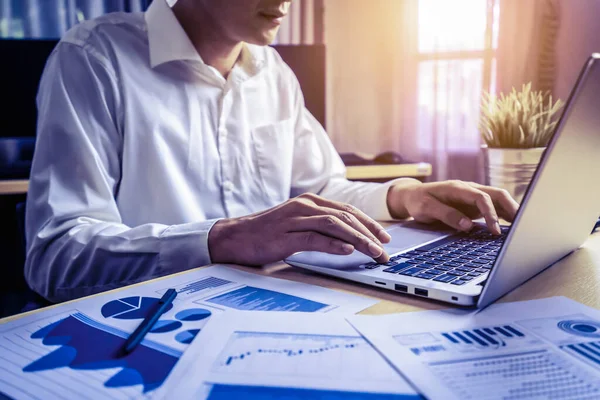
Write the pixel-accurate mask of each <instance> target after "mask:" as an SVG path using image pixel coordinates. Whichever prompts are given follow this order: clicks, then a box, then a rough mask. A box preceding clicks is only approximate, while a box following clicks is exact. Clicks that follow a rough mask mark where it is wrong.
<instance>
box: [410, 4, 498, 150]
mask: <svg viewBox="0 0 600 400" xmlns="http://www.w3.org/2000/svg"><path fill="white" fill-rule="evenodd" d="M499 13H500V5H499V0H453V1H448V0H418V7H417V20H418V25H417V44H416V48H417V74H418V78H417V82H418V86H417V97H418V98H417V104H418V111H417V113H418V114H417V115H418V116H417V130H418V142H419V143H418V145H419V148H421V149H434V150H435V149H446V150H448V151H451V152H452V151H454V152H460V151H463V150H465V149H471V150H472V149H476V148H478V147H479V143H480V135H479V131H478V123H479V115H480V113H479V111H480V110H479V109H480V102H481V94H482V91H483V90H489V91H491V92H494V90H495V88H494V84H493V83H494V82H495V64H496V62H495V52H496V49H497V47H498V22H499Z"/></svg>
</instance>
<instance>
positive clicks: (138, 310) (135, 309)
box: [100, 296, 173, 319]
mask: <svg viewBox="0 0 600 400" xmlns="http://www.w3.org/2000/svg"><path fill="white" fill-rule="evenodd" d="M159 300H160V299H158V298H156V297H141V296H132V297H124V298H122V299H117V300H112V301H109V302H108V303H106V304H104V305H103V306H102V309H101V310H100V312H101V313H102V316H103V317H104V318H116V319H144V317H146V315H148V313H149V312H150V311H151V310H152V309H153V308H154V306H155V304H156V303H158V301H159ZM171 308H173V305H172V304H170V305H169V307H167V309H166V310H165V312H167V311H169V310H170V309H171Z"/></svg>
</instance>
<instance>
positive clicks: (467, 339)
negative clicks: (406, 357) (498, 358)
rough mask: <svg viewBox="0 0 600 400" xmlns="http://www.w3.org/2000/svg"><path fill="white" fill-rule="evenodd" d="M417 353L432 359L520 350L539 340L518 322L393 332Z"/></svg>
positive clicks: (401, 341)
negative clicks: (397, 333) (517, 324)
mask: <svg viewBox="0 0 600 400" xmlns="http://www.w3.org/2000/svg"><path fill="white" fill-rule="evenodd" d="M394 339H395V340H396V342H398V343H399V344H400V345H402V346H405V347H408V348H409V349H410V351H411V352H412V353H413V354H414V355H417V356H420V357H423V358H424V359H427V360H429V361H432V360H437V359H439V358H440V357H446V356H448V355H449V354H467V353H468V354H472V353H481V352H484V353H485V352H494V351H500V350H517V349H521V348H524V347H526V346H528V345H532V344H535V343H538V342H539V338H537V337H535V336H532V335H530V334H527V333H526V332H525V331H524V330H523V329H521V328H518V327H517V326H515V325H498V326H487V327H476V328H470V329H464V330H455V331H446V332H420V333H414V334H409V335H397V336H394Z"/></svg>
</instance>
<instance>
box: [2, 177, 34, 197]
mask: <svg viewBox="0 0 600 400" xmlns="http://www.w3.org/2000/svg"><path fill="white" fill-rule="evenodd" d="M28 187H29V181H28V180H27V179H8V180H0V195H2V194H23V193H27V188H28Z"/></svg>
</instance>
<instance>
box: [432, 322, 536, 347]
mask: <svg viewBox="0 0 600 400" xmlns="http://www.w3.org/2000/svg"><path fill="white" fill-rule="evenodd" d="M441 336H442V337H443V338H444V339H445V340H446V341H447V342H448V344H452V345H455V346H469V347H481V348H485V347H490V348H495V347H503V346H506V345H507V342H509V341H511V340H518V339H522V338H525V337H526V335H525V333H523V332H521V331H520V330H519V329H518V328H516V327H514V326H511V325H504V326H494V327H489V328H476V329H471V330H463V331H453V332H442V333H441Z"/></svg>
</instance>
